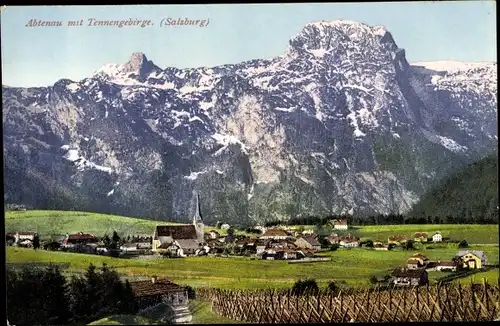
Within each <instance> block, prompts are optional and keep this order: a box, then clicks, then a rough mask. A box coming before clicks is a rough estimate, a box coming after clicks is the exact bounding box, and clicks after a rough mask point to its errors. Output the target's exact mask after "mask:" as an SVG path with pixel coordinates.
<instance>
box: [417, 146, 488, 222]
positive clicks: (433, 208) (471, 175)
mask: <svg viewBox="0 0 500 326" xmlns="http://www.w3.org/2000/svg"><path fill="white" fill-rule="evenodd" d="M408 215H409V216H415V217H422V216H440V217H442V218H444V217H448V219H449V217H452V218H453V220H455V221H461V220H465V221H470V222H475V223H476V222H477V223H481V222H483V223H484V222H485V220H486V221H491V223H498V156H497V153H495V154H492V155H489V156H487V157H486V158H484V159H482V160H480V161H478V162H476V163H473V164H470V165H468V166H467V167H465V168H463V169H461V170H459V171H457V172H456V173H455V174H453V175H451V176H450V177H448V178H446V179H444V180H443V181H442V182H441V183H440V184H439V185H438V186H436V187H434V188H433V189H432V190H430V191H429V192H427V193H426V194H425V195H424V196H422V198H421V200H420V201H419V202H418V203H417V204H416V205H415V206H414V207H413V210H412V212H410V213H409V214H408Z"/></svg>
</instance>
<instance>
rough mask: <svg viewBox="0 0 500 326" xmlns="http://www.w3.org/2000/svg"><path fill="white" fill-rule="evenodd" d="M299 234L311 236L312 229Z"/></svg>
mask: <svg viewBox="0 0 500 326" xmlns="http://www.w3.org/2000/svg"><path fill="white" fill-rule="evenodd" d="M301 233H302V235H313V234H314V230H312V229H309V230H304V231H302V232H301Z"/></svg>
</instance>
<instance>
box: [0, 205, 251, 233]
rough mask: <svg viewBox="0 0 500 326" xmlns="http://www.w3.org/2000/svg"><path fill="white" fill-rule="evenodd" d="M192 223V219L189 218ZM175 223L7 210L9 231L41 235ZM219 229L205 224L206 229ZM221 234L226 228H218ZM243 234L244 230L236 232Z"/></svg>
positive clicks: (138, 229) (143, 230)
mask: <svg viewBox="0 0 500 326" xmlns="http://www.w3.org/2000/svg"><path fill="white" fill-rule="evenodd" d="M186 223H190V221H186ZM169 224H170V225H175V224H179V223H172V222H165V221H155V220H147V219H140V218H134V217H125V216H117V215H107V214H98V213H87V212H75V211H44V210H32V211H30V210H28V211H9V212H6V213H5V230H6V232H16V231H31V232H37V233H39V234H40V237H41V238H42V239H46V238H50V237H53V236H59V235H64V234H66V233H69V234H71V233H76V232H87V233H93V234H96V235H98V236H103V235H104V234H112V233H113V231H116V232H117V233H118V234H119V235H120V236H127V235H137V234H143V235H152V234H153V232H154V228H155V226H156V225H169ZM212 229H216V228H215V227H213V226H206V227H205V230H206V231H209V230H212ZM216 230H217V231H218V232H219V233H221V234H226V231H225V230H221V229H216ZM236 234H244V232H236Z"/></svg>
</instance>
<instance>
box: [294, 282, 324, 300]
mask: <svg viewBox="0 0 500 326" xmlns="http://www.w3.org/2000/svg"><path fill="white" fill-rule="evenodd" d="M318 292H319V287H318V284H316V281H315V280H313V279H308V280H305V281H302V280H298V281H297V282H295V284H294V285H293V287H292V294H293V295H297V296H300V295H309V294H316V293H318Z"/></svg>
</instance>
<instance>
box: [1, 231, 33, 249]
mask: <svg viewBox="0 0 500 326" xmlns="http://www.w3.org/2000/svg"><path fill="white" fill-rule="evenodd" d="M35 236H36V232H7V234H6V235H5V241H6V242H7V243H10V244H12V245H14V246H19V245H21V246H32V244H33V241H34V240H35Z"/></svg>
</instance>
